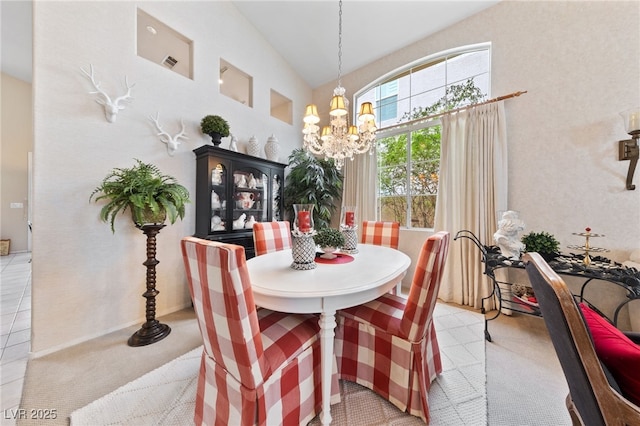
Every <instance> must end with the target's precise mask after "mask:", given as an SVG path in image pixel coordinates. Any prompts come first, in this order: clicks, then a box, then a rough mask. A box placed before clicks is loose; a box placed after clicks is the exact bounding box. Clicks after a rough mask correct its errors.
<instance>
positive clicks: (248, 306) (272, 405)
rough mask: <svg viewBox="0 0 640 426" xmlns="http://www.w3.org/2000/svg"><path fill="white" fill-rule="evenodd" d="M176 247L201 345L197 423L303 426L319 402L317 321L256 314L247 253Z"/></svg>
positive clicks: (215, 245)
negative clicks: (183, 269) (194, 313)
mask: <svg viewBox="0 0 640 426" xmlns="http://www.w3.org/2000/svg"><path fill="white" fill-rule="evenodd" d="M181 248H182V256H183V259H184V265H185V270H186V275H187V279H188V282H189V290H190V292H191V297H192V300H193V305H194V309H195V312H196V317H197V320H198V325H199V327H200V331H201V333H202V337H203V340H204V350H203V353H202V360H201V363H200V374H199V377H198V386H197V394H196V408H195V414H194V421H195V424H196V425H296V426H297V425H300V424H307V423H308V422H309V421H310V420H312V419H313V418H314V417H315V416H316V414H317V413H318V412H319V411H320V408H321V402H322V395H321V393H322V392H321V383H320V378H321V372H320V340H319V338H318V333H319V326H318V316H317V315H293V314H286V313H281V312H274V311H270V310H268V309H262V308H257V307H256V306H255V303H254V299H253V292H252V291H251V281H250V277H249V272H248V269H247V264H246V258H245V252H244V247H241V246H237V245H233V244H224V243H220V242H215V241H208V240H203V239H199V238H195V237H185V238H183V239H182V241H181ZM332 379H333V380H332V400H333V401H334V402H335V401H336V400H338V401H339V398H340V397H339V388H338V378H337V374H334V376H333V378H332Z"/></svg>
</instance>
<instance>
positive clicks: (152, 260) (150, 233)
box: [127, 224, 171, 346]
mask: <svg viewBox="0 0 640 426" xmlns="http://www.w3.org/2000/svg"><path fill="white" fill-rule="evenodd" d="M136 227H137V228H139V229H141V230H142V232H144V234H145V235H146V236H147V260H146V261H145V262H143V263H142V264H143V265H144V266H146V267H147V291H145V292H144V293H143V294H142V296H143V297H145V298H146V299H147V322H145V323H144V324H142V327H141V328H140V330H138V331H136V332H135V333H133V335H132V336H131V337H130V338H129V341H128V342H127V343H128V344H129V346H145V345H150V344H152V343H155V342H158V341H160V340H162V339H164V338H165V337H167V336H168V335H169V333H171V328H170V327H169V326H168V325H166V324H161V323H160V322H159V321H158V320H156V296H157V295H158V293H160V292H159V291H158V290H156V265H157V264H158V263H160V261H158V260H157V259H156V235H158V234H159V233H160V230H161V229H162V228H164V227H165V225H164V224H158V225H155V224H154V225H142V226H138V225H136Z"/></svg>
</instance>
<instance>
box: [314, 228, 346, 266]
mask: <svg viewBox="0 0 640 426" xmlns="http://www.w3.org/2000/svg"><path fill="white" fill-rule="evenodd" d="M313 242H315V243H316V244H317V245H319V246H320V248H321V249H322V251H323V252H324V254H323V255H322V256H320V257H322V258H325V259H335V258H336V257H337V256H336V255H335V254H333V252H334V251H336V250H338V249H339V248H340V247H342V246H343V245H344V235H342V232H340V231H338V230H337V229H333V228H323V229H321V230H319V231H318V233H317V234H316V235H314V236H313Z"/></svg>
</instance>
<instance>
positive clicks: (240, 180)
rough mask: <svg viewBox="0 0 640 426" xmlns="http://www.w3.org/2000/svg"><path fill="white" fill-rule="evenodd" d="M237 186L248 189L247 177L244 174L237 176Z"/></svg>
mask: <svg viewBox="0 0 640 426" xmlns="http://www.w3.org/2000/svg"><path fill="white" fill-rule="evenodd" d="M235 181H236V186H237V187H238V188H246V187H247V177H246V176H245V175H243V174H242V173H240V174H237V175H235Z"/></svg>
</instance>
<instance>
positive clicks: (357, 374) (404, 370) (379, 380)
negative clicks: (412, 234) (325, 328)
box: [336, 232, 449, 423]
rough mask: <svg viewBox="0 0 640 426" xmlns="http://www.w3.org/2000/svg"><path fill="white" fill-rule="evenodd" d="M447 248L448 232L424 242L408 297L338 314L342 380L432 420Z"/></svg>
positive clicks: (386, 298) (439, 368) (383, 299)
mask: <svg viewBox="0 0 640 426" xmlns="http://www.w3.org/2000/svg"><path fill="white" fill-rule="evenodd" d="M448 247H449V233H448V232H438V233H437V234H435V235H433V236H431V237H429V238H428V239H427V240H426V241H425V243H424V244H423V246H422V250H421V251H420V257H419V259H418V263H417V265H416V269H415V273H414V276H413V281H412V283H411V289H410V292H409V298H408V299H404V298H403V297H400V296H397V295H394V294H388V293H387V294H384V295H383V296H380V297H379V298H377V299H375V300H373V301H371V302H368V303H365V304H363V305H360V306H357V307H354V308H348V309H344V310H341V311H339V312H338V327H337V329H336V356H337V358H338V371H339V374H340V378H341V379H345V380H349V381H354V382H356V383H359V384H361V385H363V386H366V387H368V388H370V389H372V390H373V391H374V392H376V393H378V394H379V395H380V396H382V397H383V398H386V399H388V400H389V401H390V402H392V403H393V404H394V405H396V406H397V407H398V408H399V409H400V410H402V411H406V412H408V413H409V414H411V415H414V416H419V417H421V418H422V419H423V420H424V421H425V422H427V423H429V405H428V402H427V397H428V391H429V388H430V387H431V381H432V380H433V379H435V377H436V376H437V375H438V374H440V372H442V362H441V359H440V348H439V347H438V339H437V337H436V330H435V328H434V325H433V318H432V314H433V309H434V308H435V305H436V301H437V297H438V289H439V287H440V280H441V277H442V269H443V267H444V263H445V260H446V257H447V250H448Z"/></svg>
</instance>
